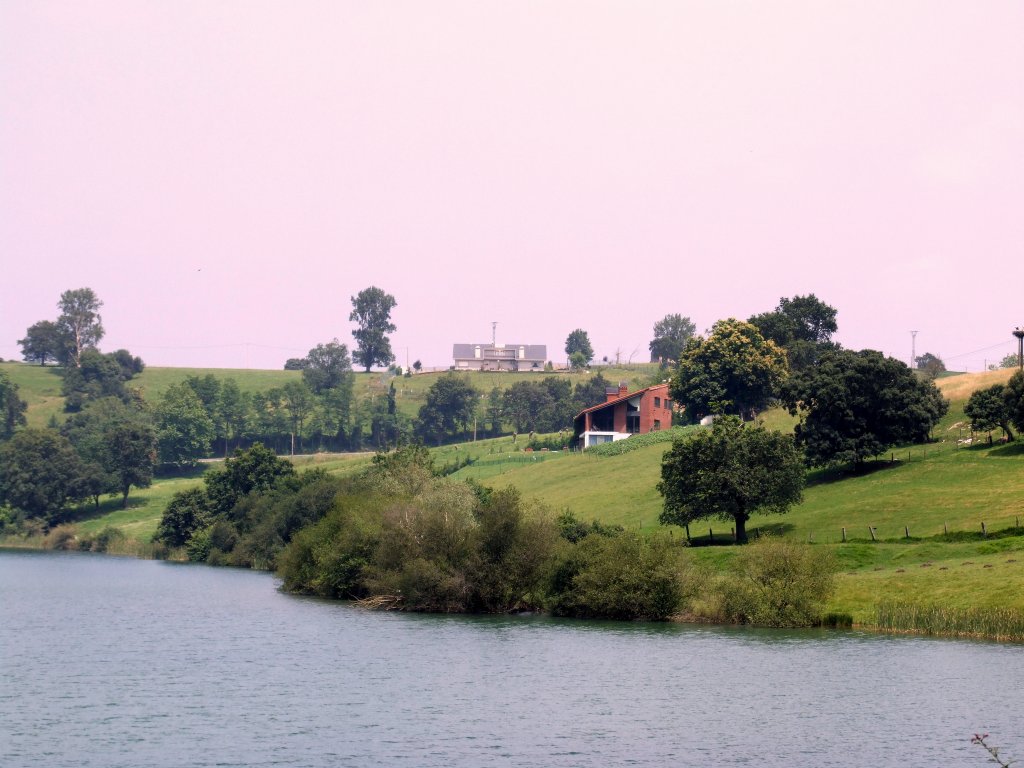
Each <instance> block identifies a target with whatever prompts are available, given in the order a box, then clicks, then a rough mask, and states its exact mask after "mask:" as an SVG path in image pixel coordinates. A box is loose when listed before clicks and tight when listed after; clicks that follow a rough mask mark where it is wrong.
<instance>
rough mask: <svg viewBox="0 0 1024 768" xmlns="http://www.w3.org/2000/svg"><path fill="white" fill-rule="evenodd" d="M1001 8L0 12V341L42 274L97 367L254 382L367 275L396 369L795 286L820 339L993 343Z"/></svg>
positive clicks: (18, 334)
mask: <svg viewBox="0 0 1024 768" xmlns="http://www.w3.org/2000/svg"><path fill="white" fill-rule="evenodd" d="M1022 29H1024V6H1022V5H1020V4H1019V3H1013V2H1008V1H1007V2H993V3H989V4H985V5H984V6H978V5H977V4H973V3H967V2H944V3H935V2H906V3H899V4H892V3H883V2H868V3H827V4H826V3H813V2H802V3H801V2H776V3H771V4H764V3H755V2H726V3H719V2H681V3H668V2H646V3H645V2H641V3H615V2H603V3H593V2H587V3H583V2H554V3H544V4H521V5H514V6H510V5H508V4H505V3H497V2H441V3H436V4H417V3H412V2H408V3H402V2H398V3H392V4H386V5H384V4H370V5H366V4H357V3H346V2H327V1H326V0H324V1H323V2H298V3H293V4H287V5H283V4H278V3H273V2H246V3H241V2H199V1H198V0H193V1H191V2H181V3H175V4H156V3H138V2H114V1H106V0H97V1H96V2H45V1H42V2H32V3H28V2H10V3H4V4H2V5H0V180H2V184H0V196H2V197H0V249H2V253H3V254H4V265H5V270H4V271H5V275H6V278H7V280H6V290H5V291H4V298H3V309H2V312H0V357H3V358H4V359H20V357H21V355H20V349H19V347H18V345H17V340H18V339H20V338H22V337H23V336H24V335H25V330H26V329H27V328H28V326H29V325H31V324H32V323H35V322H37V321H39V320H44V319H55V318H56V315H57V309H56V304H57V300H58V298H59V296H60V293H61V292H62V291H64V290H68V289H74V288H81V287H90V288H92V289H93V290H94V291H95V292H96V293H97V295H98V296H99V297H100V298H101V299H102V300H103V301H104V307H103V309H102V316H103V323H104V326H105V328H106V336H105V337H104V339H103V340H102V342H101V345H100V346H101V347H102V348H103V349H104V350H108V351H109V350H114V349H117V348H127V349H129V350H131V352H132V353H133V354H136V355H139V356H141V357H142V358H143V359H144V360H145V361H146V363H147V364H148V365H152V366H189V367H223V368H245V367H250V368H280V367H282V366H283V364H284V361H285V360H286V359H287V358H289V357H301V356H303V355H305V353H306V352H307V351H308V350H309V349H310V348H311V347H313V346H315V345H316V344H318V343H323V342H327V341H330V340H331V339H332V338H334V337H337V338H338V339H339V340H340V341H341V342H343V343H345V344H347V345H348V346H349V348H350V349H351V348H352V347H353V340H352V336H351V330H352V324H351V323H350V322H349V321H348V314H349V311H350V310H351V303H350V297H351V296H353V295H355V294H356V293H357V292H359V291H360V290H362V289H363V288H366V287H368V286H370V285H376V286H378V287H380V288H382V289H384V290H385V291H387V292H389V293H391V294H393V295H394V296H395V298H396V300H397V302H398V305H397V307H396V309H395V311H394V312H393V315H392V319H393V321H394V322H395V324H396V325H397V326H398V330H397V331H396V332H395V333H394V334H392V335H391V341H392V346H393V349H394V352H395V355H396V358H397V360H396V362H397V363H398V364H399V365H403V366H404V365H406V363H407V361H408V362H412V361H414V360H417V359H419V360H421V361H422V363H423V364H424V365H425V366H427V367H437V368H445V367H447V366H448V365H450V364H451V362H452V361H451V353H452V345H453V344H454V343H461V342H469V343H476V342H481V341H489V340H490V338H491V322H492V321H498V323H499V325H498V341H499V342H501V341H504V342H507V343H517V344H519V343H527V344H545V345H547V348H548V357H549V359H551V360H554V361H556V362H558V361H561V360H563V359H564V357H565V355H564V352H563V347H564V344H565V339H566V336H567V335H568V334H569V332H570V331H572V330H573V329H575V328H583V329H584V330H586V331H587V332H588V333H589V335H590V339H591V341H592V343H593V346H594V350H595V354H596V359H597V360H601V358H602V357H605V356H607V357H609V358H611V359H614V357H615V354H616V351H617V350H618V351H620V354H621V356H622V358H623V360H625V359H627V358H629V357H630V356H632V358H633V361H634V362H639V361H646V360H647V359H649V354H648V347H647V345H648V342H649V341H650V339H651V330H652V328H653V325H654V323H655V322H657V321H658V320H660V319H661V318H662V317H663V316H664V315H666V314H669V313H679V314H682V315H686V316H689V317H690V318H691V319H692V320H693V321H694V323H695V324H696V326H697V329H698V331H699V332H704V331H705V330H706V329H708V328H709V327H710V326H711V325H712V324H713V323H714V322H715V321H716V320H719V319H723V318H727V317H738V318H741V319H745V318H747V317H749V316H750V315H753V314H756V313H759V312H765V311H769V310H771V309H772V308H774V307H775V305H776V304H777V302H778V300H779V298H780V297H782V296H787V297H791V296H795V295H804V294H809V293H814V294H815V295H817V296H818V297H819V298H820V299H822V300H823V301H825V302H827V303H829V304H831V305H832V306H834V307H836V308H837V309H838V311H839V314H838V323H839V332H838V333H837V334H836V337H835V340H836V341H838V342H839V343H841V344H843V345H844V346H846V347H848V348H851V349H861V348H871V349H880V350H882V351H883V352H885V353H886V354H889V355H891V356H893V357H897V358H899V359H901V360H903V361H905V362H909V360H910V356H911V331H913V330H916V331H918V333H917V338H916V343H915V348H916V352H917V354H918V355H920V354H923V353H924V352H931V353H933V354H937V355H939V356H940V357H942V358H943V360H944V361H945V362H946V365H947V367H948V368H950V369H951V370H968V371H977V370H981V369H982V367H983V366H984V365H985V364H986V363H995V362H998V361H999V359H1001V358H1002V357H1003V356H1004V355H1006V354H1008V353H1011V352H1016V349H1017V346H1016V341H1015V339H1014V338H1013V337H1012V335H1011V332H1012V330H1013V329H1014V328H1015V327H1016V326H1021V325H1024V310H1022V309H1021V308H1019V307H1017V306H1015V301H1014V299H1015V297H1016V295H1017V294H1018V293H1019V291H1020V281H1021V278H1022V277H1024V274H1022V272H1024V270H1022V267H1021V255H1022V250H1024V249H1022V245H1024V216H1022V215H1021V213H1020V211H1021V203H1022V201H1024V152H1021V139H1022V137H1024V98H1022V96H1024V46H1021V45H1020V41H1019V36H1020V31H1021V30H1022Z"/></svg>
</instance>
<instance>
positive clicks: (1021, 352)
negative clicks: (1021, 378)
mask: <svg viewBox="0 0 1024 768" xmlns="http://www.w3.org/2000/svg"><path fill="white" fill-rule="evenodd" d="M1013 335H1014V336H1016V337H1017V369H1018V370H1021V371H1024V328H1020V327H1019V326H1018V327H1017V328H1015V329H1014V331H1013Z"/></svg>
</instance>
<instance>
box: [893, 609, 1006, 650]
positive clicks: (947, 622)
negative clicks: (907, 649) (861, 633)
mask: <svg viewBox="0 0 1024 768" xmlns="http://www.w3.org/2000/svg"><path fill="white" fill-rule="evenodd" d="M876 622H877V629H880V630H882V631H883V632H914V633H919V634H923V635H942V636H946V637H977V638H985V639H990V640H1001V641H1012V642H1024V611H1021V610H1018V609H1015V608H954V607H950V606H944V605H936V604H918V603H908V602H903V601H899V600H883V601H882V602H880V603H879V604H878V606H877V610H876Z"/></svg>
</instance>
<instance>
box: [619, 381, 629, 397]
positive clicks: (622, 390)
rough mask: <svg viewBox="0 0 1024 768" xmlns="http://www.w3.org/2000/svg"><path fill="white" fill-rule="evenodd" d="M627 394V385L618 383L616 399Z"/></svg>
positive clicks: (622, 382)
mask: <svg viewBox="0 0 1024 768" xmlns="http://www.w3.org/2000/svg"><path fill="white" fill-rule="evenodd" d="M628 394H629V384H627V383H626V382H624V381H620V382H619V394H618V395H616V397H625V396H626V395H628Z"/></svg>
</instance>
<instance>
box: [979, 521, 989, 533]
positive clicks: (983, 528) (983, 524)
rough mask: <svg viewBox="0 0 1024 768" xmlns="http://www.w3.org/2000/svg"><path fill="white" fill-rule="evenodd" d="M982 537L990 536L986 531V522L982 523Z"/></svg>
mask: <svg viewBox="0 0 1024 768" xmlns="http://www.w3.org/2000/svg"><path fill="white" fill-rule="evenodd" d="M981 535H982V536H988V531H986V530H985V523H984V521H982V523H981Z"/></svg>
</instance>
